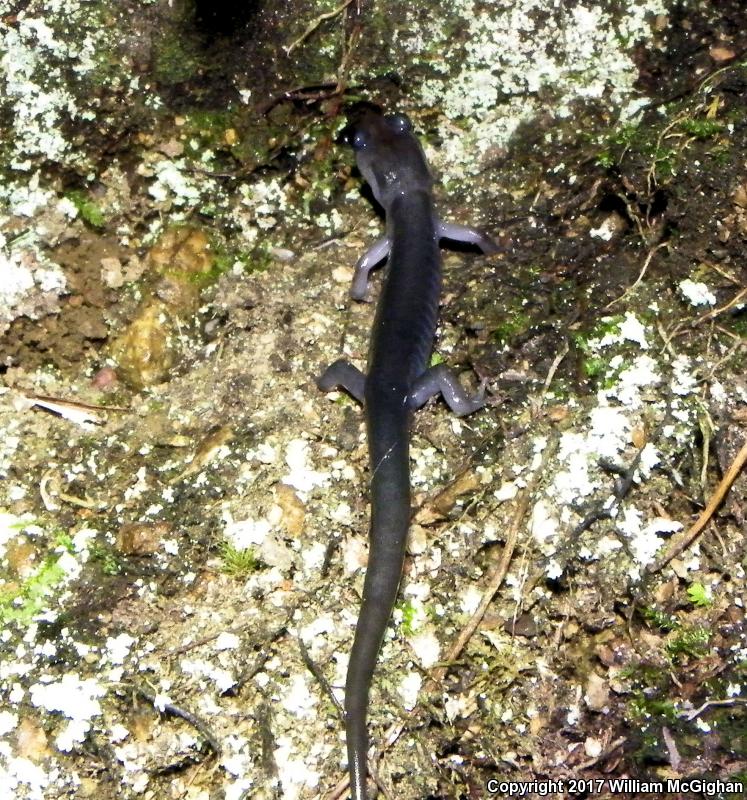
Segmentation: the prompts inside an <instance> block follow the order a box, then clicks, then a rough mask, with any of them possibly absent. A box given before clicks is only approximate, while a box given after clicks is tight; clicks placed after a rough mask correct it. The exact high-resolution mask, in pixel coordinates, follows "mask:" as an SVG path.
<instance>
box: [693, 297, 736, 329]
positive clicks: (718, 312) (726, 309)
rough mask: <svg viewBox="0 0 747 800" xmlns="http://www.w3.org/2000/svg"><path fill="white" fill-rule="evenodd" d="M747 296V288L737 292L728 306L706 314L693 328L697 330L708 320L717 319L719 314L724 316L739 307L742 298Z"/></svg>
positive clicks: (697, 320) (698, 319) (694, 323)
mask: <svg viewBox="0 0 747 800" xmlns="http://www.w3.org/2000/svg"><path fill="white" fill-rule="evenodd" d="M745 296H747V288H744V289H742V291H740V292H737V293H736V294H735V295H734V297H732V299H731V300H729V302H728V303H727V304H726V305H723V306H721V308H714V309H713V310H712V311H708V312H706V313H705V314H703V316H702V317H698V318H697V319H696V320H694V321H693V322H691V323H690V324H691V325H692V327H693V328H695V327H697V326H698V325H700V323H701V322H705V321H706V320H708V319H713V318H714V317H717V316H718V315H719V314H723V313H724V311H728V310H729V309H730V308H733V307H734V306H736V305H738V304H739V302H740V301H741V300H742V298H743V297H745Z"/></svg>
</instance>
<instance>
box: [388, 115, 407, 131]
mask: <svg viewBox="0 0 747 800" xmlns="http://www.w3.org/2000/svg"><path fill="white" fill-rule="evenodd" d="M386 121H387V122H388V123H389V125H390V126H391V127H392V128H394V130H395V131H397V133H409V132H410V131H411V130H412V122H410V118H409V117H408V116H406V115H405V114H390V115H389V116H388V117H387V118H386Z"/></svg>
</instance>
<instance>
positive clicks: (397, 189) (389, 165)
mask: <svg viewBox="0 0 747 800" xmlns="http://www.w3.org/2000/svg"><path fill="white" fill-rule="evenodd" d="M341 140H342V141H343V142H345V143H347V144H349V145H350V146H351V147H352V148H353V150H354V151H355V160H356V163H357V164H358V169H359V170H360V172H361V175H363V177H364V178H365V179H366V181H367V183H368V185H369V186H370V187H371V191H372V192H373V193H374V197H375V198H376V199H377V200H378V202H379V203H380V204H381V205H382V206H383V207H384V209H385V210H387V209H388V207H389V205H390V204H391V202H392V200H393V199H394V198H395V197H397V196H398V195H402V194H406V193H408V192H412V191H416V190H423V191H427V192H430V190H431V186H432V184H433V179H432V178H431V174H430V172H429V170H428V163H427V162H426V160H425V155H424V154H423V149H422V148H421V146H420V142H418V140H417V137H416V136H415V134H414V133H413V132H412V123H411V122H410V120H409V119H408V118H407V117H406V116H405V115H404V114H387V115H386V116H382V115H381V114H378V113H376V112H374V111H371V110H370V109H366V111H365V112H363V113H362V114H361V115H360V116H359V117H358V118H357V119H356V120H355V121H354V122H352V123H351V124H350V125H348V127H347V128H345V130H344V131H343V133H342V136H341Z"/></svg>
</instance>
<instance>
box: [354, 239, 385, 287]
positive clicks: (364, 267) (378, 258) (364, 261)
mask: <svg viewBox="0 0 747 800" xmlns="http://www.w3.org/2000/svg"><path fill="white" fill-rule="evenodd" d="M389 249H390V245H389V239H387V237H386V236H382V237H381V239H377V240H376V241H375V242H374V243H373V244H372V245H371V246H370V247H369V248H368V250H366V252H365V253H364V254H363V255H362V256H361V257H360V258H359V259H358V261H357V262H356V265H355V272H354V274H353V285H352V286H351V287H350V296H351V297H352V298H353V300H363V301H364V302H370V299H369V297H368V275H369V273H370V272H371V270H372V269H373V268H374V267H375V266H376V265H377V264H380V263H381V262H382V261H383V260H384V259H385V258H386V257H387V256H388V255H389Z"/></svg>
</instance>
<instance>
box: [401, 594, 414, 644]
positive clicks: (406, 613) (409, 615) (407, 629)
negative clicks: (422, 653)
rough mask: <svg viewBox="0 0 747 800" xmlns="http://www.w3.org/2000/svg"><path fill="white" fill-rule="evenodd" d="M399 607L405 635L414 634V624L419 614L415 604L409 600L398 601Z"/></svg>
mask: <svg viewBox="0 0 747 800" xmlns="http://www.w3.org/2000/svg"><path fill="white" fill-rule="evenodd" d="M397 608H398V609H399V611H400V612H401V614H402V630H403V632H404V634H405V636H412V634H413V633H414V627H413V624H414V622H415V617H416V616H417V610H416V609H415V606H414V605H413V604H412V602H410V601H409V600H403V601H402V602H401V603H397Z"/></svg>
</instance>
